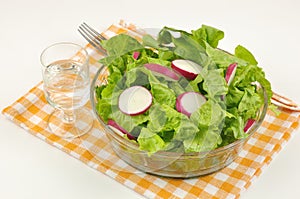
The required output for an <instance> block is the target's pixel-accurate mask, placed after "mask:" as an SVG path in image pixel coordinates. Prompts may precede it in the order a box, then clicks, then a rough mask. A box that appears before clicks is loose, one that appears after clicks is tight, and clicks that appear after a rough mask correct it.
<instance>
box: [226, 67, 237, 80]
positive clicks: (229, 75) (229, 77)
mask: <svg viewBox="0 0 300 199" xmlns="http://www.w3.org/2000/svg"><path fill="white" fill-rule="evenodd" d="M236 68H237V63H232V64H230V65H229V66H228V68H227V70H226V74H225V80H226V82H227V84H228V85H230V83H231V82H232V80H233V78H234V76H235V73H236Z"/></svg>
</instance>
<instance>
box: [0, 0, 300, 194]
mask: <svg viewBox="0 0 300 199" xmlns="http://www.w3.org/2000/svg"><path fill="white" fill-rule="evenodd" d="M299 10H300V1H298V0H281V1H280V0H264V1H262V0H251V1H241V0H228V1H216V0H209V1H196V0H195V1H190V0H164V1H163V0H149V1H141V0H126V1H125V0H124V1H117V0H109V1H102V0H94V1H89V0H81V1H76V0H72V1H71V0H51V1H47V2H45V1H41V0H26V1H21V0H19V1H16V0H9V1H6V0H0V57H1V64H0V69H1V72H0V88H1V90H0V93H1V95H0V96H1V97H0V108H1V110H2V109H3V108H5V107H6V106H8V105H10V104H11V103H12V102H14V101H15V100H16V99H18V98H19V97H21V96H22V95H23V94H25V92H27V91H28V90H29V89H30V88H32V87H33V86H34V85H35V84H36V83H38V82H39V81H41V79H42V77H41V70H40V63H39V55H40V53H41V51H42V50H43V48H45V47H46V46H48V45H50V44H52V43H55V42H59V41H71V42H76V43H79V44H81V45H84V44H85V43H86V42H85V41H84V40H83V38H82V37H81V36H80V35H79V34H78V32H77V27H78V26H79V25H80V23H81V22H83V21H85V22H87V23H88V24H90V25H91V26H94V27H95V28H97V29H98V30H103V29H104V28H105V27H107V26H108V25H110V24H111V23H115V22H118V21H119V19H125V20H127V21H129V22H134V23H135V24H137V25H139V26H141V27H145V28H160V27H162V26H164V25H168V26H171V27H175V28H180V29H186V30H190V29H197V28H198V27H200V26H201V24H207V25H211V26H214V27H218V28H219V29H221V30H223V31H224V32H225V39H223V41H222V42H221V43H220V47H222V48H224V49H227V50H229V51H233V49H234V47H235V46H236V45H238V44H241V45H243V46H245V47H247V48H248V49H250V50H251V51H252V52H253V53H254V55H255V56H256V58H257V60H258V61H259V64H260V66H262V67H263V68H264V70H265V72H266V74H267V77H268V78H269V79H270V81H271V82H272V85H273V88H274V90H275V91H277V92H279V93H281V94H284V95H286V96H289V97H290V98H292V99H294V100H295V101H296V102H300V92H299V82H300V80H299V74H300V69H299V68H300V61H299V59H300V45H299V44H300V12H299ZM299 133H300V132H299V130H298V131H297V132H296V133H295V136H294V137H293V139H292V140H290V141H289V143H288V145H287V146H286V148H284V149H283V150H282V152H280V154H279V156H278V157H277V158H276V159H275V160H274V161H272V162H271V165H270V166H269V167H268V168H267V169H266V170H265V172H264V173H263V175H262V176H260V177H259V178H258V179H257V180H256V181H255V183H254V184H253V185H252V186H251V187H250V188H249V189H248V190H247V191H246V192H245V193H243V195H242V197H241V198H244V199H249V198H298V197H299V195H300V189H299V186H300V172H298V170H299V168H300V155H299V151H300V144H299V142H300V135H299ZM141 197H142V196H140V195H138V194H137V193H135V192H133V191H131V190H130V189H128V188H126V187H124V186H123V185H120V184H119V183H117V182H116V181H114V180H112V179H110V178H109V177H107V176H105V175H103V174H101V173H100V172H97V171H95V170H92V169H91V168H89V167H88V166H86V165H85V164H83V163H82V162H80V161H78V160H76V159H74V158H72V157H70V156H68V155H67V154H65V153H63V152H62V151H60V150H58V149H56V148H54V147H52V146H50V145H48V144H46V143H44V142H43V141H41V140H39V139H37V138H36V137H34V136H32V135H30V134H29V133H27V132H25V131H24V130H23V129H21V128H19V127H17V126H16V125H15V124H13V123H11V122H10V121H8V120H7V119H5V118H4V117H3V115H1V116H0V198H9V199H40V198H43V199H50V198H59V199H60V198H66V199H68V198H72V199H81V198H87V199H95V198H141Z"/></svg>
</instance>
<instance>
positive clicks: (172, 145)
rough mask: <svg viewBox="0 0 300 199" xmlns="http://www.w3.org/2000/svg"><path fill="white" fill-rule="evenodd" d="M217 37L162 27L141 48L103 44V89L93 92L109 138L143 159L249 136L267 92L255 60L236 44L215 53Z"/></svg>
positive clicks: (122, 42)
mask: <svg viewBox="0 0 300 199" xmlns="http://www.w3.org/2000/svg"><path fill="white" fill-rule="evenodd" d="M223 37H224V32H223V31H221V30H218V29H216V28H213V27H210V26H206V25H202V27H200V28H199V29H197V30H192V31H191V32H186V31H183V30H177V29H174V28H169V27H164V28H163V29H161V30H160V32H159V34H158V35H157V37H153V36H151V35H144V36H143V38H142V41H138V40H136V39H135V38H133V37H131V36H128V35H125V34H120V35H117V36H114V37H112V38H111V39H109V40H106V41H103V43H102V46H103V48H105V49H106V51H107V54H108V56H107V57H105V58H103V59H101V60H99V62H100V63H102V64H103V65H105V66H106V67H107V69H108V71H109V75H108V76H107V84H105V85H100V86H97V87H96V88H95V92H96V97H97V106H96V109H97V112H98V114H99V116H100V117H101V118H102V120H103V121H104V122H105V123H106V124H107V125H108V126H109V127H110V128H111V129H112V130H114V131H115V132H116V133H119V134H121V135H122V136H124V139H129V140H131V141H132V142H136V143H137V144H138V145H139V148H140V149H141V150H145V151H148V153H149V154H152V153H155V152H157V151H174V152H183V153H189V152H202V151H209V150H213V149H216V148H218V147H221V146H225V145H228V144H230V143H232V142H234V141H236V140H238V139H243V138H246V137H247V136H248V134H247V131H248V129H249V128H250V127H251V126H252V125H253V124H254V123H255V119H256V117H257V113H258V111H259V110H260V108H261V107H262V105H263V103H264V99H265V98H264V93H263V89H261V87H263V88H264V89H265V91H266V93H267V96H268V97H267V98H268V102H269V103H270V98H271V96H272V90H271V85H270V83H269V81H268V80H267V79H266V78H265V74H264V72H263V70H262V68H260V67H259V66H258V63H257V61H256V59H255V58H254V56H253V55H252V54H251V53H250V51H249V50H247V49H246V48H245V47H243V46H241V45H238V46H237V47H236V48H235V52H234V54H230V53H228V52H226V51H223V50H221V49H218V43H219V41H220V40H221V39H222V38H223Z"/></svg>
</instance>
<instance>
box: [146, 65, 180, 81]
mask: <svg viewBox="0 0 300 199" xmlns="http://www.w3.org/2000/svg"><path fill="white" fill-rule="evenodd" d="M144 66H145V67H146V68H147V69H148V70H151V71H152V72H155V74H156V75H163V76H164V77H166V78H168V79H169V80H173V81H174V80H175V81H177V80H179V76H178V75H177V74H176V73H175V72H173V71H172V70H170V69H169V68H167V67H165V66H162V65H159V64H153V63H148V64H144Z"/></svg>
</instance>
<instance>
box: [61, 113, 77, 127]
mask: <svg viewBox="0 0 300 199" xmlns="http://www.w3.org/2000/svg"><path fill="white" fill-rule="evenodd" d="M74 121H75V114H74V111H64V115H63V122H64V123H67V124H72V123H74Z"/></svg>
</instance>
